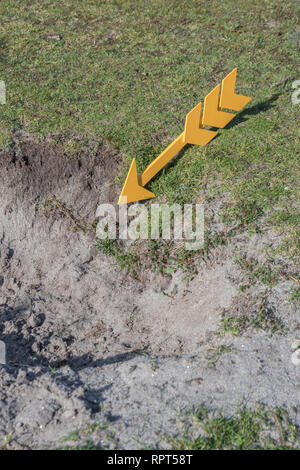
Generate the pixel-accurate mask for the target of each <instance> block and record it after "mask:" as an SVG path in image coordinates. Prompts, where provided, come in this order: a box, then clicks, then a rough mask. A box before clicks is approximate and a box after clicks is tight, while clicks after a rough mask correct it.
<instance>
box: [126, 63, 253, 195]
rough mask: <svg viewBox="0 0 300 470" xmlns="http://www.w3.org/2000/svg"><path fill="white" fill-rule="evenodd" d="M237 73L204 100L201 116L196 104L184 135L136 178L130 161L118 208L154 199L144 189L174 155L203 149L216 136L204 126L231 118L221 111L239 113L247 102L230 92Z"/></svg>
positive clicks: (227, 78) (224, 124)
mask: <svg viewBox="0 0 300 470" xmlns="http://www.w3.org/2000/svg"><path fill="white" fill-rule="evenodd" d="M236 73H237V69H236V68H235V69H233V70H232V72H230V74H228V75H227V77H225V78H224V80H223V81H222V91H221V95H220V85H218V86H216V88H214V89H213V90H212V91H211V92H210V93H209V94H208V95H207V96H206V98H205V100H204V107H203V114H201V109H202V103H201V102H200V103H198V104H197V106H195V107H194V108H193V109H192V110H191V111H190V112H189V113H188V114H187V116H186V119H185V128H184V132H182V134H180V135H179V136H178V137H177V138H176V139H175V140H174V141H173V142H172V143H171V144H170V145H169V146H168V147H167V148H166V149H165V150H164V151H163V152H162V153H161V154H160V155H159V156H158V157H157V158H156V159H155V160H154V161H153V162H152V163H150V165H149V166H148V167H147V168H146V170H145V171H144V172H143V173H142V174H141V175H140V176H139V175H138V173H137V168H136V159H135V158H134V159H133V160H132V163H131V165H130V168H129V171H128V174H127V178H126V180H125V183H124V186H123V189H122V192H121V195H120V198H119V201H118V204H128V203H130V202H136V201H141V200H144V199H150V198H153V197H155V194H153V193H152V192H151V191H148V189H146V188H144V186H145V185H146V184H147V183H148V182H149V181H150V180H151V179H152V178H153V177H154V176H155V175H156V174H157V173H158V172H159V171H160V170H161V169H162V168H163V167H164V166H165V165H166V164H167V163H168V162H169V161H170V160H172V158H174V157H175V155H177V153H178V152H180V150H182V148H183V147H184V146H185V145H186V144H193V145H206V144H208V143H209V142H210V141H211V140H212V139H213V138H214V137H215V136H216V135H217V132H215V131H211V130H208V129H204V126H211V127H220V128H223V127H225V126H226V124H228V122H229V121H231V119H233V118H234V116H235V114H232V113H228V112H225V111H222V110H221V108H227V109H233V110H234V111H240V110H241V109H242V108H243V107H244V106H245V105H246V104H247V103H248V102H249V101H250V100H251V98H249V97H248V96H242V95H237V94H236V93H235V92H234V89H235V82H236Z"/></svg>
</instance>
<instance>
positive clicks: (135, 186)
mask: <svg viewBox="0 0 300 470" xmlns="http://www.w3.org/2000/svg"><path fill="white" fill-rule="evenodd" d="M152 197H155V194H153V193H151V191H148V189H146V188H144V187H143V186H141V185H140V184H139V177H138V174H137V168H136V159H135V158H134V159H133V160H132V162H131V165H130V168H129V171H128V174H127V177H126V180H125V183H124V186H123V189H122V192H121V194H120V197H119V201H118V204H119V205H121V204H129V203H130V202H137V201H142V200H144V199H150V198H152Z"/></svg>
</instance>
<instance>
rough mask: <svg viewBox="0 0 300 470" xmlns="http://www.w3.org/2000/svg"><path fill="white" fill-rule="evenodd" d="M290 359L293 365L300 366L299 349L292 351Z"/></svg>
mask: <svg viewBox="0 0 300 470" xmlns="http://www.w3.org/2000/svg"><path fill="white" fill-rule="evenodd" d="M291 360H292V363H293V364H294V366H300V349H297V350H296V351H295V352H293V354H292V357H291Z"/></svg>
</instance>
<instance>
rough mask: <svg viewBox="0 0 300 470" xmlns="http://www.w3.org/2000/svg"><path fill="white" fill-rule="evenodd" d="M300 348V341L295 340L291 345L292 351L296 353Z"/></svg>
mask: <svg viewBox="0 0 300 470" xmlns="http://www.w3.org/2000/svg"><path fill="white" fill-rule="evenodd" d="M298 348H300V339H295V340H294V341H293V342H292V344H291V350H292V351H296V350H297V349H298Z"/></svg>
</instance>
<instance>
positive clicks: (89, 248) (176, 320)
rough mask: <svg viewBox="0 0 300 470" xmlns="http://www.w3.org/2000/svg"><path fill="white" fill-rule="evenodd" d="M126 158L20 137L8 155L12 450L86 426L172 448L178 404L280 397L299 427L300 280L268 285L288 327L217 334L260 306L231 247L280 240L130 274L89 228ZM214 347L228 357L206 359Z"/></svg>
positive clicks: (115, 441) (5, 237) (220, 405)
mask: <svg viewBox="0 0 300 470" xmlns="http://www.w3.org/2000/svg"><path fill="white" fill-rule="evenodd" d="M119 162H120V157H119V156H118V154H117V152H116V151H114V150H112V149H110V148H108V147H107V148H106V147H100V148H99V147H98V146H97V145H95V146H91V147H90V148H89V149H88V151H87V152H85V151H83V152H82V155H77V156H76V157H72V158H68V159H67V158H65V157H64V155H63V149H62V147H60V146H59V145H56V146H54V144H52V143H51V142H47V141H46V142H43V143H38V142H35V141H34V140H33V139H32V138H31V137H30V136H26V135H19V136H16V140H15V145H14V147H13V149H12V150H11V151H9V152H2V153H1V154H0V164H1V169H2V185H1V188H0V199H1V207H0V237H1V245H0V250H1V251H0V252H1V256H0V266H1V268H0V285H1V287H0V296H1V299H0V340H2V341H3V342H4V343H5V345H6V352H7V364H6V365H2V366H1V365H0V442H1V441H2V440H3V439H4V437H5V435H7V434H8V433H10V432H13V434H12V437H11V442H10V444H9V445H10V448H33V449H39V448H55V447H59V446H61V445H62V443H61V439H62V438H64V437H65V436H67V435H68V434H69V433H70V432H74V431H76V430H81V432H82V433H83V435H84V432H83V431H82V430H84V429H87V427H88V428H89V429H90V430H91V429H94V431H93V432H92V433H91V437H92V438H93V440H94V442H95V443H96V444H97V445H101V446H104V447H108V448H126V449H133V448H144V447H151V448H166V447H167V446H168V444H167V443H166V441H165V440H164V436H165V435H171V436H173V437H176V436H179V435H180V433H181V432H182V430H183V423H182V421H181V419H180V413H179V412H178V411H179V410H184V409H185V410H187V409H193V408H195V407H197V406H199V405H204V406H206V407H208V408H210V409H222V410H224V411H225V413H232V412H233V410H234V408H235V407H236V406H237V405H239V404H242V405H245V406H254V405H255V403H257V402H263V403H265V404H267V405H271V406H286V407H287V409H288V411H289V412H290V415H291V418H292V419H293V420H294V421H295V422H298V423H300V415H299V401H300V388H299V386H300V376H299V371H300V369H299V367H300V366H299V365H297V364H294V363H293V362H292V360H291V356H292V350H291V346H292V343H293V341H295V340H296V339H297V338H299V336H300V314H299V311H297V310H296V308H295V306H293V305H292V304H291V303H290V302H288V297H289V290H290V288H291V282H292V281H289V280H285V281H281V282H280V283H278V284H277V286H276V287H275V288H273V289H270V290H269V292H268V301H269V303H270V305H271V306H272V310H273V311H274V312H275V313H276V316H277V317H278V318H280V320H281V321H282V322H283V323H284V325H285V327H286V332H285V333H284V334H281V335H278V334H275V335H273V336H270V334H269V333H268V332H264V331H257V332H253V331H250V330H249V331H247V332H246V333H245V334H244V335H242V336H238V337H231V336H226V337H221V336H220V335H217V334H216V333H217V332H218V330H219V325H220V321H221V318H222V315H223V313H224V311H228V310H230V309H231V310H233V311H234V310H236V309H245V310H247V311H248V312H249V310H251V308H252V307H251V305H252V304H251V302H249V293H248V296H246V295H242V294H241V293H240V292H239V289H238V287H239V284H240V283H241V278H242V276H243V273H242V272H241V271H240V270H239V268H238V267H237V265H236V264H235V263H234V250H235V249H236V247H237V246H239V247H243V249H244V250H245V251H246V252H247V253H250V254H251V253H256V254H257V253H259V252H260V249H261V248H263V247H264V245H266V244H268V243H269V241H270V238H272V237H273V238H274V237H275V235H274V234H273V233H271V232H267V231H266V232H265V233H263V234H256V235H254V236H252V237H249V236H248V235H246V234H244V235H239V236H237V237H235V238H234V239H233V241H232V242H231V243H230V244H228V245H227V246H226V247H219V248H217V249H215V250H214V252H213V253H212V254H211V256H210V257H209V259H207V260H206V261H202V262H199V266H198V272H197V274H195V275H194V276H193V277H192V278H191V279H189V280H188V281H187V280H185V274H184V273H181V272H176V273H175V274H173V275H172V276H165V277H162V276H158V275H155V274H153V273H152V274H151V273H146V275H145V276H144V281H143V282H140V281H135V280H133V279H132V278H130V276H128V275H127V274H126V272H124V271H123V272H120V270H119V269H118V268H117V267H116V266H114V265H113V263H112V260H111V259H110V258H108V257H106V256H105V255H104V254H102V253H100V252H99V251H98V250H97V249H96V248H95V236H94V233H93V232H92V230H87V231H85V232H84V231H83V230H81V228H82V227H83V226H87V225H88V224H89V223H92V222H93V221H94V220H95V214H96V208H97V205H98V203H99V202H115V201H116V200H117V193H118V189H119V188H116V185H115V184H114V176H115V174H116V173H114V172H117V170H118V165H119ZM275 238H276V237H275ZM256 289H257V288H253V292H251V290H250V297H251V295H255V294H257V292H256ZM219 345H227V346H230V348H232V352H229V353H226V354H223V355H222V356H221V357H220V358H219V360H218V361H217V363H216V364H215V367H210V364H209V362H208V360H207V354H208V353H209V351H212V350H214V349H215V348H217V347H218V346H219ZM142 351H143V352H142ZM92 425H95V426H94V427H93V428H91V426H92Z"/></svg>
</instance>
